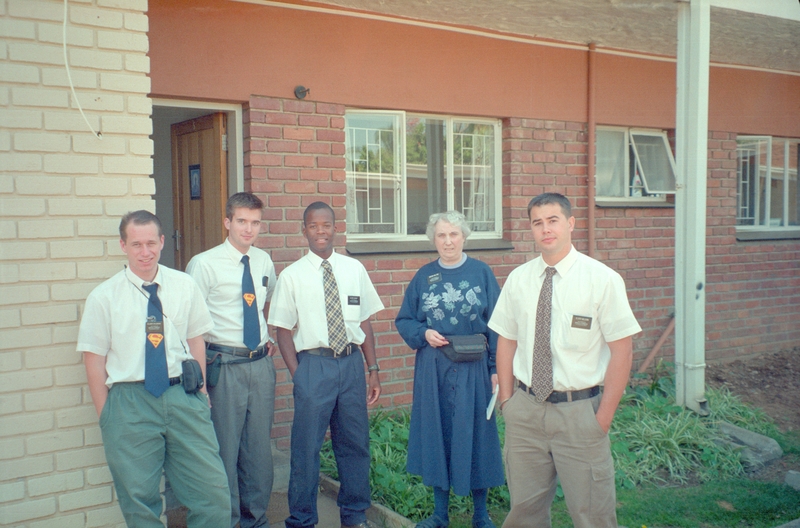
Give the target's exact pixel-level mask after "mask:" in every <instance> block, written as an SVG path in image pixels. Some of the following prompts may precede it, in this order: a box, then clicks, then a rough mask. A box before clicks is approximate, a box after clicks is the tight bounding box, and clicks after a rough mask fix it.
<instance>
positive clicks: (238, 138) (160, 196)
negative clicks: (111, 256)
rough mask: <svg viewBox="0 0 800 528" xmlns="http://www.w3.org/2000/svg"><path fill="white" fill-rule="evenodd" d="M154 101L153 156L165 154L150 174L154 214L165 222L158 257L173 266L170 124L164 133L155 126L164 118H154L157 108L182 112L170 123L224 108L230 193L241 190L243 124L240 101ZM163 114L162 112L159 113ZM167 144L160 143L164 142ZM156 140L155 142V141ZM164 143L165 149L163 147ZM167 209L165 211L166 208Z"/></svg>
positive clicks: (159, 99) (161, 122) (242, 186)
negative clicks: (154, 203) (153, 179)
mask: <svg viewBox="0 0 800 528" xmlns="http://www.w3.org/2000/svg"><path fill="white" fill-rule="evenodd" d="M151 101H152V103H153V121H154V123H153V130H154V133H153V135H151V138H153V141H154V145H153V148H154V156H153V157H154V160H155V159H156V158H165V159H163V160H161V162H157V163H156V165H155V166H154V174H153V175H152V176H153V177H154V178H155V180H156V182H155V183H156V185H155V187H156V194H155V195H154V198H155V202H156V214H157V215H158V216H159V218H160V219H161V221H162V223H163V224H164V238H165V246H164V250H163V251H162V254H161V261H162V263H164V264H165V265H167V266H170V267H174V264H175V263H174V248H175V241H174V240H173V237H172V235H173V233H174V225H173V210H172V203H173V195H174V193H173V190H172V169H171V167H172V164H171V160H170V159H166V156H167V155H168V154H167V153H169V154H170V155H171V152H172V149H171V146H170V145H169V141H170V134H169V126H167V127H166V137H165V136H164V131H160V130H157V127H159V128H163V125H164V122H163V121H162V120H160V119H155V117H156V114H158V113H159V112H158V110H159V109H164V110H177V111H178V112H177V113H178V114H182V115H181V117H180V118H176V119H175V120H174V121H172V120H170V124H173V123H178V122H180V121H185V120H186V119H192V118H194V117H199V116H201V115H205V114H210V113H213V112H223V113H225V114H226V116H227V122H228V127H227V128H228V130H227V133H228V141H227V146H228V167H227V168H228V196H230V195H231V194H234V193H237V192H240V191H242V190H244V126H243V123H242V115H243V110H242V105H241V104H234V103H218V102H207V101H187V100H179V99H163V98H152V99H151ZM162 116H163V115H162ZM165 141H166V142H167V143H166V144H162V143H164V142H165ZM156 143H158V144H156ZM164 147H166V149H165V148H164ZM164 162H166V164H167V165H168V166H169V167H170V168H169V173H164V172H165V170H166V168H165V165H164ZM159 209H161V210H159ZM166 209H168V211H167V210H166Z"/></svg>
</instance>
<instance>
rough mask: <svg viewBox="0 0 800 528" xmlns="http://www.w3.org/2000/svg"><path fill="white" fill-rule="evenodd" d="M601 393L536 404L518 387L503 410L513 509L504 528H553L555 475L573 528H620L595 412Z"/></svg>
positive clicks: (606, 453)
mask: <svg viewBox="0 0 800 528" xmlns="http://www.w3.org/2000/svg"><path fill="white" fill-rule="evenodd" d="M601 397H602V394H598V395H597V396H595V397H594V398H589V399H586V400H580V401H575V402H565V403H556V404H554V403H537V402H536V400H535V399H534V397H533V396H531V395H530V394H528V393H527V392H524V391H522V390H520V389H517V390H516V391H515V392H514V394H513V396H512V397H511V399H510V400H509V401H508V402H507V403H506V404H505V405H504V406H503V416H504V417H505V421H506V442H505V448H504V450H505V465H506V478H507V480H508V489H509V492H510V494H511V511H510V512H509V514H508V517H506V520H505V523H503V527H504V528H516V527H531V528H550V526H551V524H550V505H551V504H552V502H553V497H555V493H556V476H557V477H558V478H559V480H560V481H561V489H562V490H563V491H564V497H565V498H566V501H567V508H568V509H569V514H570V516H571V517H572V522H573V523H574V525H575V528H604V527H608V528H616V527H617V514H616V490H615V487H614V461H613V460H612V458H611V447H610V442H609V439H608V435H607V434H606V433H605V432H604V431H603V429H602V428H601V427H600V424H598V423H597V419H596V418H595V415H594V414H595V412H596V411H597V407H598V406H599V405H600V398H601Z"/></svg>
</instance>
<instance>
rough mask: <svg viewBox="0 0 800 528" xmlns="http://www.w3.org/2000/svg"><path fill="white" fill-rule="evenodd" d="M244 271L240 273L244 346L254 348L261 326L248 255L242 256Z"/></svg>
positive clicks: (257, 341)
mask: <svg viewBox="0 0 800 528" xmlns="http://www.w3.org/2000/svg"><path fill="white" fill-rule="evenodd" d="M242 264H244V273H242V312H243V314H244V320H243V327H242V328H243V334H244V335H243V337H242V341H243V342H244V346H246V347H247V348H249V349H250V350H255V349H257V348H258V345H260V344H261V326H260V325H259V323H258V305H257V304H256V288H255V286H253V276H252V275H250V257H248V256H247V255H245V256H243V257H242Z"/></svg>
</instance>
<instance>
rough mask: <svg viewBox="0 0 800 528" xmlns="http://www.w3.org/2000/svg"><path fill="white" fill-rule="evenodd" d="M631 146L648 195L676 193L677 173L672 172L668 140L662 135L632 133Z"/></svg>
mask: <svg viewBox="0 0 800 528" xmlns="http://www.w3.org/2000/svg"><path fill="white" fill-rule="evenodd" d="M631 144H632V145H633V148H634V149H635V152H636V154H637V160H638V162H639V167H640V168H641V178H642V183H643V184H644V188H645V191H646V192H645V196H646V195H647V194H655V193H666V192H670V193H672V192H675V173H674V172H673V170H672V163H671V162H670V157H671V156H672V152H671V151H670V150H669V145H668V144H667V141H666V138H665V137H664V136H661V135H656V136H654V135H649V134H636V133H633V132H632V133H631Z"/></svg>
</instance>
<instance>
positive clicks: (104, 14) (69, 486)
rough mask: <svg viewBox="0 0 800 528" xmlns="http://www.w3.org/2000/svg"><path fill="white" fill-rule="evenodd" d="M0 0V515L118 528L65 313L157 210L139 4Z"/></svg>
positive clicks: (74, 316) (75, 314) (74, 313)
mask: <svg viewBox="0 0 800 528" xmlns="http://www.w3.org/2000/svg"><path fill="white" fill-rule="evenodd" d="M63 9H64V4H63V1H62V0H0V60H2V63H0V87H1V88H0V239H2V242H1V243H0V332H2V338H0V525H2V526H20V527H28V528H44V527H58V528H65V527H72V526H75V527H83V526H124V520H123V518H122V515H121V512H120V511H119V507H118V506H117V504H116V498H115V494H114V491H113V486H112V480H111V475H110V473H109V471H108V468H107V466H106V464H105V457H104V454H103V447H102V439H101V436H100V431H99V428H98V426H97V415H96V413H95V410H94V405H93V404H92V402H91V397H90V395H89V391H88V389H87V387H86V374H85V371H84V368H83V363H82V357H81V354H80V353H78V352H77V351H76V350H75V340H76V338H77V329H78V323H79V321H80V316H81V311H82V309H83V303H84V301H85V299H86V296H87V295H88V294H89V292H90V291H91V290H92V289H93V288H94V287H95V286H97V284H99V283H100V282H101V281H102V280H104V279H106V278H108V277H109V276H110V275H112V274H113V273H115V272H117V271H119V270H120V269H121V268H122V264H123V262H124V258H123V255H122V254H121V252H120V250H119V244H118V242H117V236H116V234H117V226H118V225H119V216H120V215H121V214H123V213H125V212H127V211H129V210H133V209H140V208H147V209H149V210H151V211H152V210H154V208H155V205H154V202H153V200H152V198H151V195H152V193H154V192H155V186H154V184H153V180H152V179H151V178H150V177H149V176H150V173H151V172H152V159H151V156H152V153H153V144H152V140H151V139H150V137H149V135H150V133H151V132H152V123H151V114H152V103H151V101H150V100H149V98H148V97H147V94H148V93H149V91H150V78H149V76H148V75H149V70H150V60H149V58H148V57H147V51H148V49H149V43H148V38H147V30H148V26H149V22H148V18H147V1H146V0H69V7H68V16H67V20H68V27H67V45H68V50H67V56H68V58H69V61H70V66H71V73H72V79H73V83H74V85H75V90H76V91H77V94H78V100H79V101H80V103H81V105H83V107H84V110H85V111H86V117H87V118H88V121H89V123H90V124H91V126H92V127H94V128H95V130H97V129H99V130H100V131H101V132H102V136H103V138H102V139H101V140H99V139H97V138H95V136H94V135H93V134H92V133H91V131H90V130H89V128H88V127H87V125H86V123H85V121H84V119H83V117H82V116H81V115H80V113H79V112H78V109H77V106H76V105H75V102H74V100H73V96H72V94H71V93H70V90H69V84H68V81H67V74H66V71H65V68H64V64H63V61H64V59H63V56H64V55H63V51H62V47H61V46H62V43H61V39H62V26H61V23H62V17H63Z"/></svg>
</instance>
